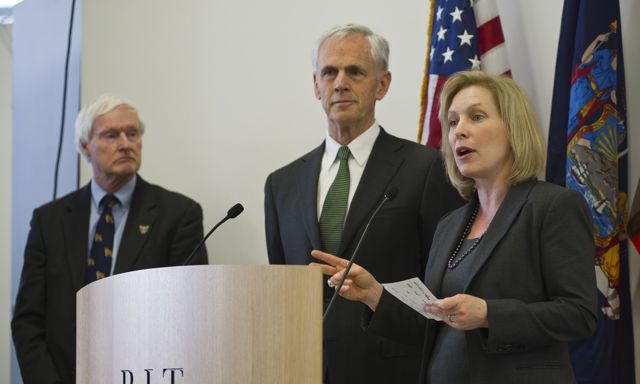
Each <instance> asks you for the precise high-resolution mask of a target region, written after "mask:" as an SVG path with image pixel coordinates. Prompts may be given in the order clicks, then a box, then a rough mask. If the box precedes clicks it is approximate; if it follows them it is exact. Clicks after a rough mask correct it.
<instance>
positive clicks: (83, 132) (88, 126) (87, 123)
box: [74, 93, 144, 161]
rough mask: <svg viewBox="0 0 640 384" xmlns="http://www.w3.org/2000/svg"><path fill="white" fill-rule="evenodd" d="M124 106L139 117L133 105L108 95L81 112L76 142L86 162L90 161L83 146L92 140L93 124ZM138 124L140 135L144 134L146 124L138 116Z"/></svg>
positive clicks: (78, 118)
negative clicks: (97, 119) (99, 118)
mask: <svg viewBox="0 0 640 384" xmlns="http://www.w3.org/2000/svg"><path fill="white" fill-rule="evenodd" d="M122 105H125V106H127V107H129V108H131V110H133V112H135V114H136V116H138V111H137V110H136V109H135V108H134V107H133V106H132V105H131V103H129V102H128V101H127V100H125V99H123V98H121V97H118V96H115V95H111V94H108V93H105V94H102V95H100V96H99V97H98V98H97V99H96V100H95V101H94V102H92V103H91V104H89V106H87V107H84V108H82V110H80V112H79V113H78V117H76V134H75V139H74V142H75V145H76V149H77V150H78V153H80V154H81V155H82V156H83V157H84V158H85V160H87V161H89V159H88V158H87V155H86V154H85V153H84V150H83V146H85V145H87V144H88V143H89V141H90V140H91V135H92V134H93V122H94V121H95V120H96V118H98V117H100V116H102V115H104V114H106V113H109V112H111V111H113V110H114V109H116V108H118V107H119V106H122ZM138 123H139V125H140V134H143V133H144V123H143V122H142V120H140V116H138Z"/></svg>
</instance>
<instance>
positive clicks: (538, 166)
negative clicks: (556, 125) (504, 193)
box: [438, 71, 546, 199]
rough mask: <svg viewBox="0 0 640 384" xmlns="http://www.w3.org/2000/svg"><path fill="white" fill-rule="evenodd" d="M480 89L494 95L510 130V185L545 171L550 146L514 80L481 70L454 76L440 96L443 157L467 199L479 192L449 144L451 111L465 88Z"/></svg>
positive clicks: (508, 131)
mask: <svg viewBox="0 0 640 384" xmlns="http://www.w3.org/2000/svg"><path fill="white" fill-rule="evenodd" d="M471 86H479V87H482V88H484V89H486V90H488V91H489V92H490V93H491V95H492V96H493V103H494V104H495V106H496V108H497V109H498V113H499V114H500V117H501V118H502V121H503V123H504V125H505V127H506V129H507V136H508V137H509V144H510V145H511V151H512V153H513V165H512V166H511V171H510V173H509V178H508V179H507V182H508V183H509V184H510V185H515V184H518V183H520V182H522V181H524V180H528V179H530V178H532V177H535V176H536V175H538V174H539V173H540V172H542V171H543V169H544V165H545V162H546V147H545V144H544V140H543V138H542V134H541V132H540V126H539V125H538V121H537V119H536V116H535V113H534V112H533V108H532V106H531V103H530V102H529V99H528V98H527V96H526V95H525V93H524V91H523V90H522V88H520V86H519V85H518V84H517V83H516V82H515V81H514V80H513V79H511V78H509V77H505V76H498V75H489V74H486V73H484V72H480V71H463V72H458V73H456V74H454V75H453V76H451V77H450V78H449V79H448V80H447V82H446V83H445V84H444V86H443V88H442V93H441V94H440V110H439V113H438V117H439V119H440V125H441V126H442V138H443V145H442V148H441V150H442V154H443V157H444V160H445V165H446V168H447V176H448V177H449V180H450V181H451V184H453V186H454V187H455V188H456V189H457V190H458V192H459V193H460V195H461V196H462V197H464V198H465V199H469V198H471V196H472V195H473V193H474V191H475V188H476V187H475V181H474V180H473V179H471V178H468V177H465V176H463V175H462V173H460V171H459V170H458V167H457V166H456V163H455V159H454V155H453V150H452V149H451V147H450V146H449V145H448V142H447V143H445V141H446V138H447V137H448V136H449V123H448V121H449V119H448V112H449V108H450V107H451V103H452V102H453V98H454V97H455V96H456V95H457V94H458V93H459V92H460V91H462V90H463V89H466V88H469V87H471Z"/></svg>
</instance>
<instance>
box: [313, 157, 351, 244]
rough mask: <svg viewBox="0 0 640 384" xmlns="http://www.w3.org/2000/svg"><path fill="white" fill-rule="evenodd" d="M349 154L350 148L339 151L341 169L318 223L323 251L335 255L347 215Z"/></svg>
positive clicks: (326, 199)
mask: <svg viewBox="0 0 640 384" xmlns="http://www.w3.org/2000/svg"><path fill="white" fill-rule="evenodd" d="M349 154H350V152H349V147H347V146H342V147H340V149H339V150H338V159H340V167H339V168H338V174H337V175H336V178H335V179H334V180H333V183H332V184H331V187H329V192H327V197H326V198H325V200H324V205H323V206H322V212H321V214H320V221H319V223H318V224H319V227H320V239H321V241H322V250H323V251H325V252H329V253H332V254H334V255H335V254H336V253H337V252H338V247H339V246H340V238H341V237H342V228H343V227H344V219H345V216H346V214H347V203H348V199H349V180H350V177H349Z"/></svg>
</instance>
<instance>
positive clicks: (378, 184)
mask: <svg viewBox="0 0 640 384" xmlns="http://www.w3.org/2000/svg"><path fill="white" fill-rule="evenodd" d="M388 60H389V46H388V43H387V41H386V40H385V39H384V38H383V37H382V36H379V35H377V34H375V33H373V32H372V31H371V30H370V29H369V28H367V27H365V26H361V25H344V26H339V27H336V28H334V29H332V30H330V31H328V32H327V33H325V34H324V35H323V36H322V37H321V38H320V40H319V41H318V44H317V47H316V48H315V50H314V56H313V67H314V74H313V80H314V92H315V96H316V98H317V99H318V100H320V103H321V104H322V107H323V109H324V111H325V113H326V115H327V123H328V124H327V125H328V129H327V133H326V137H325V140H324V142H323V143H322V144H321V145H320V146H318V147H317V148H315V149H314V150H312V151H311V152H309V153H307V154H306V155H304V156H302V157H301V158H299V159H297V160H295V161H294V162H292V163H290V164H289V165H287V166H285V167H283V168H281V169H279V170H277V171H275V172H273V173H272V174H271V175H269V177H268V178H267V181H266V185H265V221H266V222H265V224H266V235H267V247H268V253H269V261H270V262H271V263H273V264H308V263H309V262H311V261H312V258H311V256H310V252H311V250H312V249H320V250H324V251H326V252H330V253H333V254H335V255H339V256H341V257H345V258H349V257H350V256H351V255H352V253H353V252H354V249H355V247H356V244H357V242H358V239H359V237H360V235H361V233H362V231H363V226H364V224H365V222H366V221H367V220H368V218H369V217H370V215H371V213H372V211H373V210H374V209H375V207H376V206H377V205H378V204H379V203H380V202H381V200H382V198H383V196H384V194H385V192H386V191H388V190H390V189H391V188H392V187H396V188H398V193H397V196H396V197H395V199H394V200H393V201H391V202H389V203H387V204H386V205H385V206H384V208H383V209H382V210H381V211H380V212H379V214H378V216H377V217H376V218H375V220H374V221H373V223H372V225H371V227H370V229H369V232H368V235H367V238H366V239H365V240H364V242H363V244H362V247H361V248H360V251H359V255H358V259H357V261H358V263H359V264H360V265H362V266H364V267H365V268H367V269H368V270H369V271H372V270H373V271H375V272H372V273H374V275H375V276H376V277H379V278H380V280H381V281H382V282H391V281H397V280H403V279H407V278H410V277H414V276H420V277H423V275H424V268H425V265H426V262H427V255H428V253H429V247H430V245H431V237H432V235H433V231H434V229H435V227H436V224H437V222H438V220H439V219H440V217H442V215H443V214H445V213H446V212H448V211H450V210H452V209H454V208H456V207H458V206H459V205H461V204H462V200H461V199H460V197H459V195H458V193H457V192H456V191H455V190H454V189H453V187H452V186H451V185H450V184H449V183H448V181H447V178H446V176H445V170H444V166H443V163H442V160H441V158H440V156H439V154H438V152H436V151H434V150H432V149H428V148H425V147H423V146H421V145H418V144H416V143H413V142H410V141H407V140H403V139H400V138H397V137H394V136H392V135H390V134H388V133H387V132H386V131H385V130H384V129H382V127H381V126H380V125H378V123H377V121H376V118H375V105H376V102H377V101H379V100H382V99H383V98H384V96H385V95H386V93H387V91H388V89H389V85H390V83H391V73H390V72H389V70H388ZM332 294H333V290H332V289H331V288H329V287H326V290H325V305H326V304H327V303H328V300H329V299H330V297H331V295H332ZM363 308H364V307H363V306H362V305H361V304H358V303H353V302H347V301H346V300H342V298H339V299H338V301H336V303H335V305H334V306H333V308H331V312H330V313H329V314H328V316H327V318H326V320H325V329H324V377H325V382H329V383H331V384H335V383H350V384H354V383H413V382H417V380H418V372H419V370H420V350H417V349H415V348H413V347H410V346H407V345H402V344H398V343H394V342H392V341H390V340H386V339H383V338H380V337H377V336H374V335H370V334H366V333H365V332H363V330H362V328H361V327H360V319H361V315H362V311H363Z"/></svg>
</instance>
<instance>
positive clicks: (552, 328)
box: [365, 180, 597, 384]
mask: <svg viewBox="0 0 640 384" xmlns="http://www.w3.org/2000/svg"><path fill="white" fill-rule="evenodd" d="M476 199H477V197H475V198H474V200H472V201H471V202H470V203H469V204H467V205H466V206H464V207H462V208H459V209H457V210H456V211H454V212H451V213H450V214H449V215H447V216H446V217H445V218H444V219H443V220H442V221H441V222H440V223H439V224H438V229H437V230H436V233H435V235H434V246H433V247H432V249H431V253H430V258H429V263H428V264H427V271H426V277H425V282H426V285H427V286H428V287H429V289H430V290H431V291H432V292H433V293H434V294H435V295H436V296H438V297H440V286H441V282H442V277H443V275H444V273H445V271H446V268H447V260H448V259H449V256H450V255H451V252H452V251H453V249H454V247H455V246H456V243H457V241H458V240H459V238H460V235H461V233H462V231H463V229H464V226H465V225H466V223H467V221H468V219H469V216H470V215H471V212H472V210H473V206H474V204H475V201H476ZM594 255H595V250H594V244H593V235H592V226H591V215H590V212H589V209H588V207H587V204H586V202H585V201H584V198H583V197H582V196H581V195H580V194H579V193H577V192H574V191H571V190H568V189H565V188H562V187H559V186H556V185H553V184H550V183H546V182H540V181H535V180H531V181H528V182H524V183H521V184H520V185H517V186H514V187H512V188H511V189H510V190H509V192H508V193H507V196H506V197H505V199H504V201H503V203H502V205H501V206H500V208H499V210H498V212H497V213H496V216H495V217H494V219H493V221H492V222H491V225H490V226H489V228H488V230H487V232H486V233H485V235H484V238H483V239H482V241H481V242H480V243H479V245H478V247H477V248H476V250H475V251H474V252H473V253H472V254H471V255H470V256H469V257H468V258H467V259H465V260H464V261H463V262H464V263H472V265H471V273H469V276H468V278H467V281H466V284H465V288H464V290H463V292H461V293H466V294H470V295H474V296H477V297H481V298H483V299H485V300H486V301H487V307H488V322H489V328H488V329H478V330H473V331H468V332H466V340H467V352H468V360H469V374H470V381H469V382H470V383H474V384H475V383H514V384H515V383H518V384H521V383H559V384H560V383H562V384H566V383H573V382H575V378H574V375H573V371H572V368H571V363H570V360H569V353H568V346H567V343H568V342H570V341H575V340H579V339H582V338H585V337H587V336H589V335H590V334H591V333H592V332H593V331H594V329H595V326H596V320H597V315H596V310H597V308H596V307H597V305H596V303H597V301H596V300H597V296H596V294H597V291H596V283H595V272H594ZM365 323H366V324H367V327H368V330H369V331H370V332H373V333H380V334H384V335H386V336H388V337H391V338H393V339H395V340H398V341H401V342H406V343H411V342H413V343H421V344H422V346H423V358H422V369H421V381H420V383H425V382H426V381H425V380H426V378H425V373H426V369H427V366H428V364H429V360H430V356H431V349H432V346H433V340H434V339H435V336H436V330H437V327H438V326H446V325H444V324H442V323H437V322H435V321H427V320H426V319H425V318H424V317H422V316H421V315H419V314H418V313H416V312H414V311H413V310H411V309H409V308H408V307H406V306H404V305H403V304H402V303H401V302H400V301H398V300H396V299H395V298H394V297H393V296H391V295H390V294H388V293H387V292H385V293H384V294H383V297H382V300H381V301H380V305H379V306H378V309H377V310H376V312H375V314H372V313H370V312H369V313H365ZM452 364H453V362H452Z"/></svg>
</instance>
